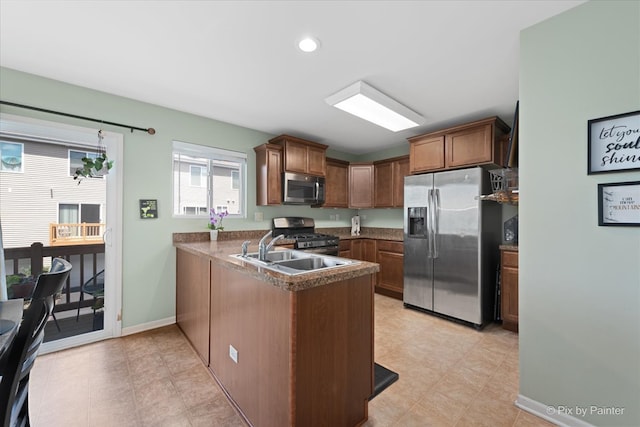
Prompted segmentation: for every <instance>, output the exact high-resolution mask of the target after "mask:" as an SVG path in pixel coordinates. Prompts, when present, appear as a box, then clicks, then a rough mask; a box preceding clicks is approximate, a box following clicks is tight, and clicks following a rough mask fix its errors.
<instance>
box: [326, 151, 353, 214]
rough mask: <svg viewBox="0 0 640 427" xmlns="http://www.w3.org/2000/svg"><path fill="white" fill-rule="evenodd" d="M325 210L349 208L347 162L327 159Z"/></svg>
mask: <svg viewBox="0 0 640 427" xmlns="http://www.w3.org/2000/svg"><path fill="white" fill-rule="evenodd" d="M322 206H323V207H326V208H347V207H349V162H345V161H344V160H338V159H330V158H327V177H326V180H325V199H324V204H323V205H322Z"/></svg>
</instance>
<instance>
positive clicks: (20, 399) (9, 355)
mask: <svg viewBox="0 0 640 427" xmlns="http://www.w3.org/2000/svg"><path fill="white" fill-rule="evenodd" d="M70 271H71V264H70V263H69V262H68V261H66V260H64V259H62V258H54V259H53V262H52V264H51V270H50V271H49V272H48V273H42V274H41V275H40V276H38V280H37V281H36V286H35V288H34V290H33V296H32V297H31V302H30V304H29V306H28V307H27V308H26V309H25V310H24V315H23V317H22V322H21V323H20V327H19V329H18V333H17V335H16V337H15V339H14V341H13V344H11V347H10V348H9V350H8V351H6V352H5V354H4V355H3V356H2V360H0V375H1V376H2V379H0V416H1V417H2V425H3V427H14V426H29V425H30V422H29V374H30V372H31V368H32V367H33V363H34V362H35V359H36V356H37V355H38V349H39V348H40V344H42V341H43V339H44V327H45V325H46V324H47V319H48V318H49V316H50V315H51V313H52V311H53V306H54V298H55V295H56V294H58V293H59V292H60V291H61V290H62V286H63V285H64V282H65V281H66V280H67V277H68V276H69V272H70Z"/></svg>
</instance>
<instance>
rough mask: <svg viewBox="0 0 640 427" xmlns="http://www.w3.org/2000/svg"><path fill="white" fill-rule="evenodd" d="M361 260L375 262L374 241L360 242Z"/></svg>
mask: <svg viewBox="0 0 640 427" xmlns="http://www.w3.org/2000/svg"><path fill="white" fill-rule="evenodd" d="M362 260H363V261H368V262H376V241H375V240H374V239H363V240H362Z"/></svg>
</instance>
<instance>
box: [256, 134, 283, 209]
mask: <svg viewBox="0 0 640 427" xmlns="http://www.w3.org/2000/svg"><path fill="white" fill-rule="evenodd" d="M253 151H255V152H256V205H257V206H269V205H280V204H282V147H281V146H279V145H276V144H262V145H259V146H257V147H255V148H254V149H253Z"/></svg>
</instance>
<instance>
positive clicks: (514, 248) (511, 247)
mask: <svg viewBox="0 0 640 427" xmlns="http://www.w3.org/2000/svg"><path fill="white" fill-rule="evenodd" d="M500 250H505V251H517V250H518V245H500Z"/></svg>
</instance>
